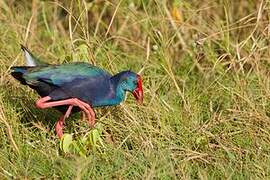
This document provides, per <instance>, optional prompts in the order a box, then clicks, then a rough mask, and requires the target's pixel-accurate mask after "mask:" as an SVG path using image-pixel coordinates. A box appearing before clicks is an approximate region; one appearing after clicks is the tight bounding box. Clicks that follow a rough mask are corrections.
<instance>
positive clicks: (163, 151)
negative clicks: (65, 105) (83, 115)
mask: <svg viewBox="0 0 270 180" xmlns="http://www.w3.org/2000/svg"><path fill="white" fill-rule="evenodd" d="M269 5H270V4H269V2H268V1H263V0H262V1H229V0H212V1H206V0H204V1H196V0H182V1H177V0H174V1H172V0H171V1H165V0H161V1H159V0H136V1H131V0H125V1H103V0H95V1H89V2H88V1H83V0H82V1H80V0H78V1H68V0H66V1H38V0H33V1H32V2H30V1H1V2H0V45H1V50H0V103H1V104H0V137H1V140H0V177H2V178H18V179H24V178H25V179H28V178H29V179H33V178H56V179H58V178H61V179H62V178H63V179H68V178H72V179H90V178H91V179H112V178H115V179H131V178H132V179H156V178H158V179H179V178H181V179H225V178H226V179H255V178H257V179H268V178H270V168H269V167H270V166H269V165H270V157H269V155H270V148H269V143H270V51H269V37H270V29H269V13H270V11H269ZM20 44H24V45H25V46H27V47H28V48H29V49H31V51H32V52H34V53H35V54H36V55H37V56H38V57H39V58H41V59H43V60H44V61H46V62H48V63H52V64H61V63H68V62H73V61H84V62H89V63H91V64H95V65H97V66H100V67H102V68H104V69H106V70H108V71H109V72H111V73H117V72H119V71H121V70H127V69H131V70H133V71H135V72H139V73H140V74H141V75H142V77H143V88H144V93H145V94H144V97H145V99H144V104H143V105H141V106H138V105H137V104H136V103H135V100H134V98H133V97H132V95H130V94H128V96H127V100H126V101H125V102H124V103H123V104H121V105H120V106H117V107H109V108H99V109H96V113H97V122H98V127H99V131H100V135H101V140H102V142H103V145H102V146H101V145H97V146H96V147H89V148H86V151H85V152H84V155H81V154H78V153H77V154H76V153H65V152H63V150H62V149H61V147H60V146H61V145H60V141H59V139H58V138H57V137H56V135H55V132H54V125H55V121H56V119H57V118H58V117H59V116H60V114H59V113H58V112H57V111H55V110H53V109H49V110H40V109H37V108H36V107H35V105H34V104H35V101H36V100H37V99H38V98H39V97H38V96H37V94H36V93H35V92H34V91H33V90H31V89H30V88H27V87H26V86H23V85H20V84H19V83H18V81H16V80H15V79H13V78H12V77H11V75H10V68H11V67H12V66H14V65H23V64H24V57H23V53H22V51H21V49H20ZM90 130H91V129H90V128H89V126H88V125H87V123H86V122H85V121H81V120H80V114H77V115H74V116H72V117H70V118H69V119H68V120H67V123H66V128H65V132H66V133H68V134H71V135H73V136H74V138H75V139H76V138H77V139H79V140H80V139H81V138H82V137H83V136H84V135H85V134H87V132H89V131H90ZM2 178H1V179H2Z"/></svg>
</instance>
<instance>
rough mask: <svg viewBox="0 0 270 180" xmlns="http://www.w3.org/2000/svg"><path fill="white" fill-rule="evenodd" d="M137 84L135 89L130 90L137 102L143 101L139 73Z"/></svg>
mask: <svg viewBox="0 0 270 180" xmlns="http://www.w3.org/2000/svg"><path fill="white" fill-rule="evenodd" d="M137 81H138V85H137V87H136V89H135V90H134V91H133V92H132V94H133V96H134V97H135V98H136V100H137V102H138V103H139V104H142V103H143V89H142V78H141V76H140V75H137Z"/></svg>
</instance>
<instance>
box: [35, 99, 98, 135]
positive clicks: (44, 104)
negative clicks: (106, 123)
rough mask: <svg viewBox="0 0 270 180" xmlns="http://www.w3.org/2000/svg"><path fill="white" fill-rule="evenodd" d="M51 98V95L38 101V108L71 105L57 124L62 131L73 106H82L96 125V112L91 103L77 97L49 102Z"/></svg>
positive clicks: (91, 123) (90, 121) (92, 124)
mask: <svg viewBox="0 0 270 180" xmlns="http://www.w3.org/2000/svg"><path fill="white" fill-rule="evenodd" d="M49 100H51V97H49V96H46V97H43V98H41V99H39V100H38V101H37V102H36V106H37V107H38V108H41V109H44V108H49V107H55V106H62V105H70V106H69V108H68V110H67V112H66V114H65V115H64V117H63V118H62V117H61V118H60V119H59V121H58V122H59V123H57V125H58V124H59V126H57V128H58V127H59V128H58V129H61V131H62V127H63V122H64V120H65V118H66V117H68V116H69V114H70V112H71V109H72V106H78V107H79V108H81V109H82V110H83V111H84V112H85V114H86V116H87V119H88V122H89V124H90V125H91V126H94V124H95V112H94V111H93V109H92V108H91V106H90V105H89V104H87V103H85V102H83V101H80V100H79V99H77V98H70V99H66V100H60V101H52V102H47V101H49ZM59 132H60V131H59ZM62 134H63V133H62Z"/></svg>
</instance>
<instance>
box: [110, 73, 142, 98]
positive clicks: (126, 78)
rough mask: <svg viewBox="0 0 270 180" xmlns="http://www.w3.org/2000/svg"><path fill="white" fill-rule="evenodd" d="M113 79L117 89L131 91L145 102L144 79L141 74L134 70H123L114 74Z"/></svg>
mask: <svg viewBox="0 0 270 180" xmlns="http://www.w3.org/2000/svg"><path fill="white" fill-rule="evenodd" d="M112 80H113V83H114V84H115V85H116V86H117V89H116V91H122V92H125V91H129V92H131V93H132V94H133V95H134V97H135V98H136V100H137V101H138V102H139V103H142V102H143V89H142V79H141V76H140V75H138V74H136V73H134V72H132V71H122V72H120V73H118V74H116V75H115V76H113V77H112ZM116 93H120V92H116Z"/></svg>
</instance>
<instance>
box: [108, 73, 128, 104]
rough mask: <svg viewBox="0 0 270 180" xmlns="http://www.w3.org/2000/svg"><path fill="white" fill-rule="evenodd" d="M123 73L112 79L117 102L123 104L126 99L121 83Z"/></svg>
mask: <svg viewBox="0 0 270 180" xmlns="http://www.w3.org/2000/svg"><path fill="white" fill-rule="evenodd" d="M121 75H122V74H121V73H118V74H116V75H114V76H113V77H111V85H112V88H113V90H114V92H115V101H119V103H120V102H122V101H123V100H124V99H125V95H126V92H125V90H124V88H123V85H122V83H121Z"/></svg>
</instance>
